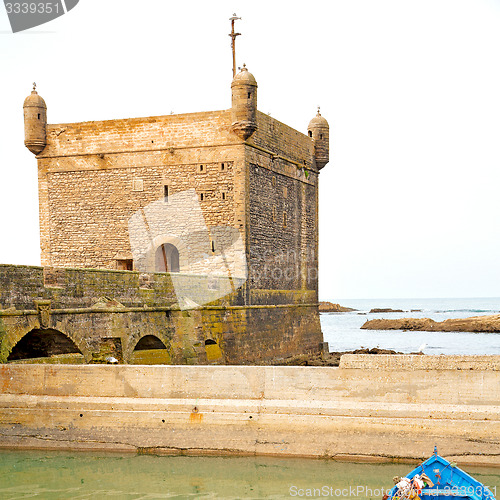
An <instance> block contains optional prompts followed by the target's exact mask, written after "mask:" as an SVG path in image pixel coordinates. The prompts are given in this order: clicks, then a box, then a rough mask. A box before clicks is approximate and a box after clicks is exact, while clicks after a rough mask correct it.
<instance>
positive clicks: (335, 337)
mask: <svg viewBox="0 0 500 500" xmlns="http://www.w3.org/2000/svg"><path fill="white" fill-rule="evenodd" d="M335 302H339V303H340V304H341V305H342V306H345V307H351V308H354V309H357V310H356V311H353V312H349V313H322V314H321V327H322V330H323V336H324V339H325V342H328V344H329V348H330V351H351V350H355V349H361V348H363V347H367V348H373V347H380V348H382V349H393V350H395V351H398V352H403V353H410V352H418V351H419V350H420V349H422V351H423V352H424V354H500V333H474V332H410V331H407V332H404V331H402V330H387V331H383V330H361V326H362V325H363V324H364V323H365V322H366V321H368V320H371V319H379V318H385V319H396V318H408V317H412V318H431V319H433V320H435V321H444V320H445V319H450V318H467V317H470V316H484V315H489V314H499V313H500V298H470V299H355V300H354V299H352V300H338V301H335ZM375 308H391V309H402V310H403V311H405V312H403V313H370V312H369V311H370V310H371V309H375ZM415 309H418V310H420V311H419V312H411V311H412V310H415Z"/></svg>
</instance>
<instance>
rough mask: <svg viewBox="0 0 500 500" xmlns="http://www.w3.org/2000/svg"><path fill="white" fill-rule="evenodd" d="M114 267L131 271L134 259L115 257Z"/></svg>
mask: <svg viewBox="0 0 500 500" xmlns="http://www.w3.org/2000/svg"><path fill="white" fill-rule="evenodd" d="M116 269H118V270H120V271H133V270H134V261H133V260H132V259H116Z"/></svg>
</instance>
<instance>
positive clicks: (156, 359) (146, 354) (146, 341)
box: [129, 335, 172, 365]
mask: <svg viewBox="0 0 500 500" xmlns="http://www.w3.org/2000/svg"><path fill="white" fill-rule="evenodd" d="M129 364H131V365H171V364H172V358H171V356H170V353H169V351H168V349H167V346H166V345H165V344H164V343H163V342H162V341H161V340H160V339H159V338H158V337H155V336H154V335H146V336H145V337H142V339H141V340H139V342H137V344H136V346H135V348H134V351H133V352H132V356H131V357H130V361H129Z"/></svg>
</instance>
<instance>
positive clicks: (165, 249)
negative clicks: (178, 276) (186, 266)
mask: <svg viewBox="0 0 500 500" xmlns="http://www.w3.org/2000/svg"><path fill="white" fill-rule="evenodd" d="M179 270H180V266H179V250H177V247H176V246H174V245H172V243H163V244H162V245H160V246H159V247H158V248H157V249H156V253H155V271H156V272H157V273H178V272H179Z"/></svg>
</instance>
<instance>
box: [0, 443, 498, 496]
mask: <svg viewBox="0 0 500 500" xmlns="http://www.w3.org/2000/svg"><path fill="white" fill-rule="evenodd" d="M412 468H413V467H412V466H410V465H407V464H358V463H346V462H334V461H331V460H307V459H294V458H266V457H238V458H234V457H184V456H170V457H169V456H167V457H162V456H151V455H111V454H96V453H92V454H90V453H73V454H70V453H58V452H40V451H30V452H28V451H24V452H19V451H0V499H1V500H8V499H17V498H34V497H36V498H42V499H68V498H70V499H87V498H95V499H99V498H103V499H108V498H109V499H122V498H123V499H155V498H175V499H184V498H186V499H190V498H200V499H203V498H207V499H208V498H210V499H212V498H214V499H215V498H217V499H238V498H254V499H257V498H271V499H277V498H337V499H339V498H355V499H377V500H380V498H381V496H382V495H381V489H382V488H389V487H390V486H391V484H392V477H393V476H395V475H405V474H406V473H407V472H409V471H410V470H411V469H412ZM464 469H465V470H466V471H467V472H469V473H470V474H472V475H473V476H474V477H476V478H477V479H478V480H479V481H481V482H483V483H484V484H486V485H488V486H491V487H492V489H493V492H495V487H496V489H497V490H498V491H500V469H487V468H479V467H474V468H472V467H464ZM314 489H316V491H314ZM370 490H372V491H371V492H370ZM377 490H378V491H377Z"/></svg>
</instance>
